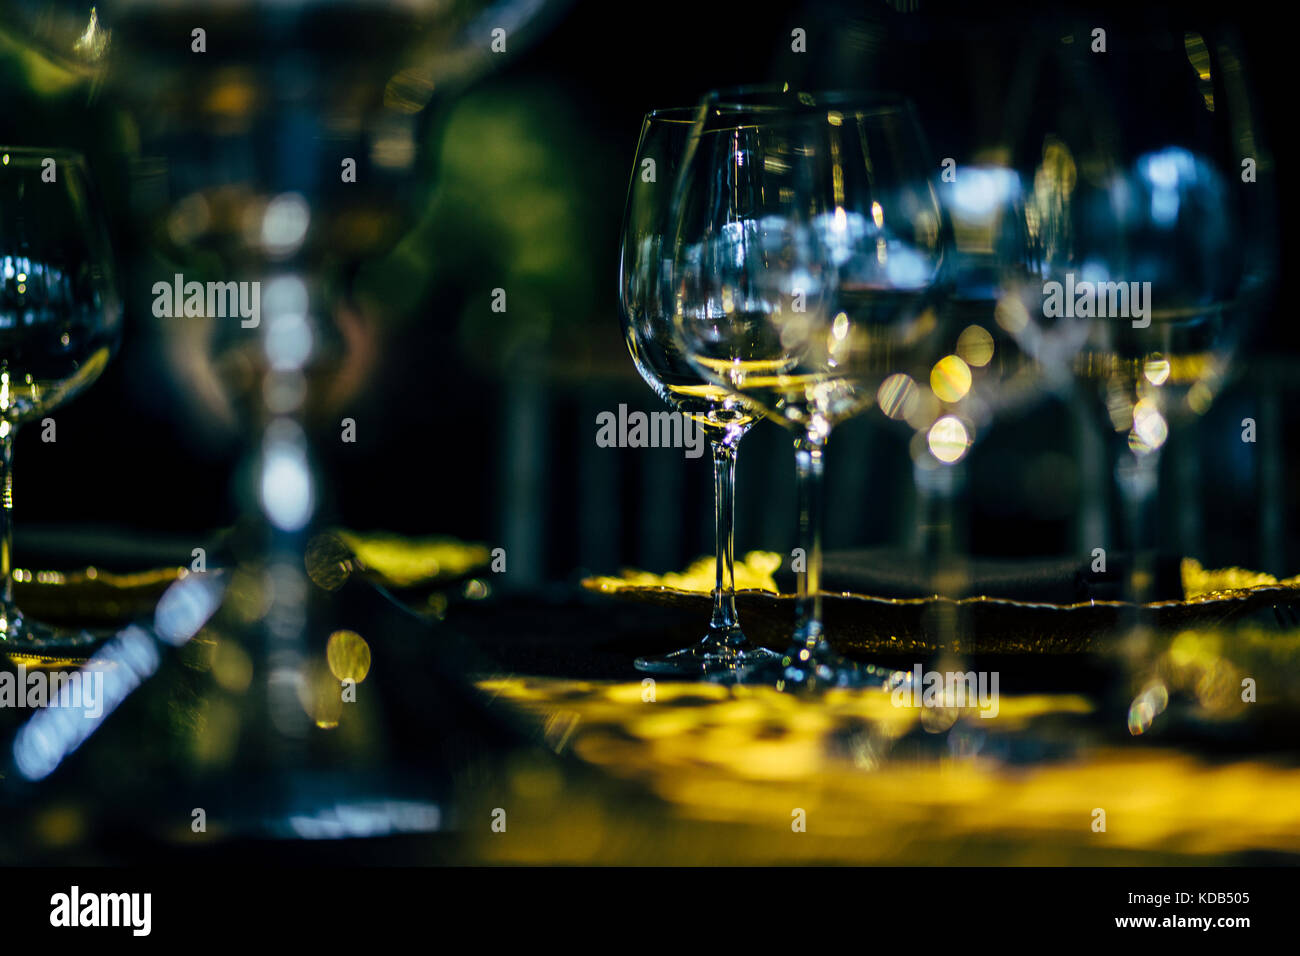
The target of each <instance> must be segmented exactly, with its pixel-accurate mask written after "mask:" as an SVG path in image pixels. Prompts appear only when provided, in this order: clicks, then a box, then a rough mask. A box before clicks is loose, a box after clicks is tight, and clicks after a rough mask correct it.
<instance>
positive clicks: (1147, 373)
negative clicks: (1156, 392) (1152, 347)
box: [1142, 353, 1170, 386]
mask: <svg viewBox="0 0 1300 956" xmlns="http://www.w3.org/2000/svg"><path fill="white" fill-rule="evenodd" d="M1169 367H1170V366H1169V359H1167V358H1165V357H1164V356H1163V355H1161V354H1159V353H1156V354H1155V355H1152V356H1150V357H1148V358H1147V360H1146V361H1145V362H1144V363H1143V365H1142V374H1143V376H1144V377H1145V378H1146V380H1147V381H1148V382H1150V383H1151V384H1152V385H1155V386H1160V385H1163V384H1165V382H1167V381H1168V380H1169Z"/></svg>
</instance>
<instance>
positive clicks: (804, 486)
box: [794, 432, 829, 654]
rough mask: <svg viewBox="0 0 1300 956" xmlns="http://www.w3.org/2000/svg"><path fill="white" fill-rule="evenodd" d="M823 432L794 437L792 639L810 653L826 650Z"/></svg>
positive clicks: (824, 442) (824, 440)
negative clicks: (797, 566) (798, 570)
mask: <svg viewBox="0 0 1300 956" xmlns="http://www.w3.org/2000/svg"><path fill="white" fill-rule="evenodd" d="M825 448H826V437H825V435H824V434H818V433H816V432H809V433H807V434H805V435H801V436H800V437H798V438H796V439H795V442H794V460H795V471H796V475H797V477H798V482H799V547H800V549H801V550H802V552H803V559H804V572H803V573H802V574H800V575H799V600H798V604H797V606H796V611H795V613H796V615H797V621H798V624H797V626H796V628H795V643H796V645H797V648H798V649H802V650H805V651H807V652H809V653H812V654H819V653H821V652H822V651H824V650H829V648H828V646H827V645H826V644H825V642H824V641H823V640H822V631H823V628H822V521H823V508H824V503H825V491H824V487H823V486H824V480H823V478H824V470H823V464H822V462H823V455H824V452H825Z"/></svg>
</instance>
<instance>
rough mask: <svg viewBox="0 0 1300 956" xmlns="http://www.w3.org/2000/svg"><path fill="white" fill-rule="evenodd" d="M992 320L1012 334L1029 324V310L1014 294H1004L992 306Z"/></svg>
mask: <svg viewBox="0 0 1300 956" xmlns="http://www.w3.org/2000/svg"><path fill="white" fill-rule="evenodd" d="M993 320H994V321H995V322H997V324H998V325H999V326H1001V327H1002V328H1003V329H1006V330H1007V332H1009V333H1011V334H1012V335H1015V334H1017V333H1018V332H1021V331H1023V330H1024V328H1025V326H1027V325H1029V312H1028V310H1027V309H1026V308H1025V304H1024V303H1023V302H1021V301H1020V299H1019V298H1017V297H1016V296H1014V295H1004V296H1003V297H1002V298H1000V299H998V304H997V305H996V306H994V308H993Z"/></svg>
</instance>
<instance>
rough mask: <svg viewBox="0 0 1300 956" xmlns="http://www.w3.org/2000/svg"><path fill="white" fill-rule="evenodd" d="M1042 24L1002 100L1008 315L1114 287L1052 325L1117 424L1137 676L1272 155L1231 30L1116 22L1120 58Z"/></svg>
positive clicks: (1171, 19)
mask: <svg viewBox="0 0 1300 956" xmlns="http://www.w3.org/2000/svg"><path fill="white" fill-rule="evenodd" d="M1040 27H1041V28H1040V29H1039V30H1036V31H1034V30H1031V31H1029V33H1028V34H1027V37H1026V43H1025V45H1024V46H1025V49H1024V55H1023V56H1022V57H1021V62H1022V63H1023V64H1024V65H1025V68H1024V69H1023V70H1022V71H1021V72H1020V74H1019V77H1018V80H1019V82H1018V83H1014V84H1013V86H1012V89H1011V91H1010V99H1011V100H1012V101H1013V102H1022V103H1032V104H1033V105H1032V108H1030V109H1027V110H1024V111H1017V110H1008V111H1007V114H1006V115H1007V117H1008V122H1009V124H1010V125H1009V127H1008V130H1007V139H1006V143H1007V148H1008V152H1009V155H1010V156H1011V157H1012V159H1011V161H1012V163H1013V164H1015V166H1016V168H1017V169H1019V170H1020V171H1021V173H1022V178H1023V181H1024V183H1025V190H1026V201H1025V204H1024V206H1025V209H1024V212H1025V223H1026V228H1027V231H1028V233H1029V235H1030V238H1031V240H1036V242H1034V243H1032V245H1033V246H1034V248H1035V249H1036V250H1037V251H1038V255H1037V257H1036V260H1037V262H1036V264H1037V265H1038V266H1039V267H1040V268H1037V269H1032V268H1031V269H1030V270H1028V281H1027V282H1026V283H1025V286H1024V289H1025V293H1026V294H1025V296H1023V297H1022V300H1021V302H1022V304H1023V305H1024V309H1023V311H1018V312H1014V313H1006V315H1009V316H1011V317H1012V319H1013V320H1014V321H1015V322H1023V323H1024V324H1025V328H1026V329H1033V328H1034V327H1036V326H1038V325H1039V324H1040V323H1042V322H1043V321H1044V306H1045V304H1046V296H1045V283H1046V282H1047V281H1049V280H1054V281H1057V282H1063V280H1065V279H1066V278H1067V277H1068V278H1070V279H1072V280H1073V281H1074V283H1075V287H1076V289H1077V288H1079V287H1080V286H1079V284H1080V283H1094V284H1095V283H1106V284H1107V285H1106V286H1105V292H1104V293H1103V292H1101V291H1099V289H1098V286H1096V285H1094V286H1093V287H1092V288H1093V291H1095V292H1096V299H1095V302H1096V306H1095V307H1094V308H1093V310H1092V311H1091V312H1087V313H1084V314H1080V310H1078V309H1071V310H1070V312H1069V313H1068V314H1067V316H1066V317H1065V318H1058V319H1055V320H1053V321H1054V323H1055V325H1056V326H1057V327H1062V326H1063V325H1064V327H1065V328H1067V329H1068V328H1069V326H1071V325H1072V326H1073V327H1074V328H1075V329H1076V330H1077V331H1076V332H1074V333H1071V334H1070V335H1069V339H1070V341H1071V343H1073V342H1077V343H1078V349H1077V350H1076V354H1075V356H1074V358H1073V359H1072V360H1071V361H1070V363H1069V365H1070V370H1071V371H1072V373H1073V375H1074V378H1075V381H1076V382H1077V383H1078V385H1080V386H1081V388H1079V389H1078V393H1079V394H1080V395H1081V396H1082V398H1083V400H1084V401H1087V402H1088V403H1090V404H1092V406H1093V407H1094V408H1098V406H1097V404H1096V400H1095V397H1094V396H1097V395H1100V397H1101V399H1102V404H1101V406H1100V407H1101V408H1104V424H1103V425H1102V427H1103V429H1104V430H1105V431H1107V432H1110V433H1111V434H1112V435H1113V437H1114V441H1113V443H1112V447H1113V456H1112V460H1113V465H1114V472H1113V473H1114V478H1115V486H1116V488H1117V490H1118V498H1119V501H1120V504H1121V511H1122V515H1123V520H1122V523H1121V526H1122V528H1123V535H1124V537H1125V538H1126V539H1127V541H1126V545H1127V550H1128V552H1129V555H1128V567H1127V568H1126V569H1125V574H1124V579H1125V582H1126V591H1127V595H1128V597H1129V599H1130V601H1131V602H1132V603H1133V605H1134V610H1133V611H1132V615H1131V619H1130V621H1129V623H1128V626H1127V627H1126V629H1125V634H1126V640H1125V641H1124V642H1123V645H1122V647H1123V651H1124V656H1125V658H1126V659H1127V661H1128V663H1129V667H1130V672H1131V675H1132V676H1133V677H1134V680H1135V682H1136V683H1142V682H1145V681H1146V680H1148V679H1149V678H1150V677H1151V663H1152V660H1151V657H1150V651H1151V646H1152V645H1151V636H1152V633H1151V627H1150V626H1149V622H1148V621H1147V616H1146V615H1145V614H1144V613H1142V611H1141V605H1142V604H1143V603H1144V602H1146V601H1148V600H1150V599H1151V598H1152V597H1153V588H1154V587H1155V584H1156V580H1157V573H1158V568H1157V565H1156V563H1155V555H1156V551H1157V548H1158V547H1161V546H1162V545H1163V547H1162V548H1161V550H1167V551H1170V552H1175V551H1176V552H1179V553H1182V552H1183V550H1184V549H1183V543H1182V542H1174V541H1172V540H1171V539H1170V538H1169V537H1168V531H1167V529H1164V528H1161V527H1159V525H1158V523H1157V522H1156V521H1155V520H1154V518H1155V515H1154V503H1155V501H1156V500H1157V497H1158V483H1159V472H1160V461H1161V458H1162V452H1163V450H1164V449H1165V448H1166V447H1168V445H1169V443H1170V442H1171V440H1172V436H1173V430H1174V429H1176V428H1178V427H1179V426H1180V425H1183V426H1186V425H1190V424H1191V423H1192V422H1194V421H1195V420H1196V419H1198V418H1199V417H1201V416H1203V415H1204V414H1205V413H1206V411H1208V409H1209V407H1210V405H1211V403H1212V401H1213V399H1214V397H1215V396H1216V394H1217V393H1218V392H1219V390H1220V389H1221V387H1222V385H1223V383H1224V381H1225V378H1226V375H1227V373H1228V371H1229V369H1230V367H1231V359H1232V356H1233V354H1234V352H1235V351H1236V349H1237V347H1238V345H1239V344H1240V343H1241V342H1242V341H1243V339H1244V338H1245V337H1246V334H1247V331H1248V329H1249V326H1250V325H1251V324H1252V322H1253V321H1254V319H1255V318H1256V316H1257V315H1258V314H1259V313H1260V311H1261V310H1262V309H1263V308H1264V307H1265V304H1266V300H1267V298H1268V295H1269V294H1270V286H1271V283H1272V278H1273V276H1274V274H1275V272H1276V264H1275V260H1276V238H1275V236H1276V234H1275V222H1274V217H1275V206H1274V203H1273V201H1272V197H1273V189H1272V184H1271V178H1272V177H1271V175H1270V167H1271V162H1270V159H1269V156H1268V152H1267V147H1266V143H1265V140H1264V135H1263V131H1261V129H1260V128H1259V124H1258V121H1257V117H1256V115H1255V109H1254V104H1253V98H1252V90H1251V89H1250V86H1249V83H1248V78H1247V72H1246V64H1245V62H1244V57H1243V54H1242V50H1241V47H1240V43H1239V41H1238V38H1237V36H1236V34H1235V31H1234V30H1233V29H1232V28H1231V27H1229V26H1227V25H1225V24H1223V23H1221V22H1219V21H1216V20H1214V19H1208V20H1207V19H1205V18H1200V17H1197V16H1195V15H1194V14H1192V13H1187V14H1181V13H1170V14H1168V15H1167V16H1163V17H1160V18H1152V19H1151V20H1148V21H1140V22H1138V23H1136V24H1134V25H1132V26H1130V28H1129V29H1127V30H1125V31H1124V32H1123V33H1120V32H1117V31H1112V32H1111V33H1110V34H1109V35H1108V37H1107V42H1108V43H1109V44H1110V46H1111V47H1112V48H1114V47H1116V46H1117V45H1118V46H1121V47H1122V48H1123V50H1124V55H1123V56H1122V57H1111V58H1106V57H1099V56H1096V55H1094V54H1092V52H1091V49H1090V47H1089V45H1087V44H1080V43H1077V42H1076V43H1073V44H1062V43H1061V42H1060V40H1061V37H1063V36H1068V37H1073V38H1076V39H1077V38H1080V37H1083V36H1088V35H1090V34H1091V30H1092V25H1090V24H1084V23H1082V22H1079V21H1069V20H1066V21H1060V20H1052V21H1044V22H1043V23H1042V24H1041V25H1040ZM1032 264H1035V263H1031V265H1032ZM1121 292H1122V293H1127V296H1122V295H1121ZM1135 292H1136V293H1137V294H1138V295H1141V296H1142V301H1141V303H1140V305H1139V302H1137V301H1134V293H1135ZM1067 294H1068V293H1067ZM1086 294H1087V292H1086V287H1085V296H1086ZM1126 299H1127V302H1126V301H1125V300H1126ZM1103 304H1105V305H1106V306H1107V308H1106V309H1105V311H1104V312H1103V311H1102V310H1101V309H1100V306H1101V305H1103ZM1116 306H1118V314H1117V309H1116ZM1162 538H1164V540H1163V541H1162V540H1161V539H1162ZM1105 543H1106V542H1104V541H1098V542H1096V543H1095V544H1093V545H1090V547H1099V546H1102V545H1104V544H1105ZM1138 699H1139V700H1141V699H1142V695H1141V694H1139V697H1138ZM1139 709H1140V708H1139ZM1134 713H1135V712H1131V713H1130V728H1131V729H1133V728H1134V726H1136V727H1137V729H1136V730H1135V732H1141V731H1142V730H1143V729H1144V726H1143V724H1144V721H1145V724H1146V725H1149V719H1150V716H1151V714H1150V712H1149V710H1148V711H1146V712H1145V713H1146V714H1147V716H1146V717H1145V718H1143V717H1141V716H1140V715H1139V720H1138V722H1137V725H1134V724H1133V722H1132V718H1133V717H1134Z"/></svg>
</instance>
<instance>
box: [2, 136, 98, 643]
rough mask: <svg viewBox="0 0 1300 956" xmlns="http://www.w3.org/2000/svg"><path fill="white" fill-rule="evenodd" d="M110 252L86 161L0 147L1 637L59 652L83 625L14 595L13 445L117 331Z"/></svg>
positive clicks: (92, 365) (87, 372)
mask: <svg viewBox="0 0 1300 956" xmlns="http://www.w3.org/2000/svg"><path fill="white" fill-rule="evenodd" d="M121 317H122V309H121V304H120V302H119V300H118V293H117V285H116V278H115V270H114V267H113V261H112V252H111V250H110V248H109V242H108V237H107V233H106V231H105V225H104V221H103V218H102V213H101V211H100V207H99V204H98V201H97V200H96V197H95V190H94V185H93V183H92V182H91V179H90V174H89V171H88V170H87V167H86V163H85V160H84V159H83V158H82V157H81V156H80V155H79V154H77V153H74V152H69V151H66V150H59V149H45V148H29V147H14V146H0V463H2V464H0V522H2V523H3V526H2V527H0V578H2V582H0V589H2V590H0V643H3V644H4V645H5V646H7V647H9V648H11V649H14V648H20V649H36V648H67V647H74V646H78V645H82V644H87V643H89V642H91V641H92V640H93V638H92V635H91V634H90V633H89V632H86V631H71V630H61V629H55V628H51V627H48V626H45V625H42V624H40V623H39V622H36V621H33V620H30V619H29V618H27V617H25V616H24V615H23V613H22V611H21V610H20V609H19V608H18V607H17V605H16V604H15V603H14V598H13V558H12V554H13V552H12V541H13V522H12V510H13V447H14V436H15V434H16V432H17V430H18V427H19V426H20V425H23V424H25V423H27V422H30V421H33V420H36V419H38V418H40V417H41V416H43V415H45V414H47V413H48V412H51V411H53V410H54V409H55V408H57V407H58V406H60V405H62V404H63V403H64V402H66V401H68V400H70V399H71V398H73V397H75V396H76V395H78V394H79V393H80V392H82V391H83V390H84V389H86V388H87V387H89V386H90V385H91V384H92V383H94V381H95V380H96V379H98V378H99V376H100V374H101V373H102V372H103V370H104V367H105V366H106V365H107V364H108V361H109V359H110V358H111V357H112V355H113V353H114V351H115V350H116V349H117V345H118V341H119V339H120V338H121V333H122V323H121Z"/></svg>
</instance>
